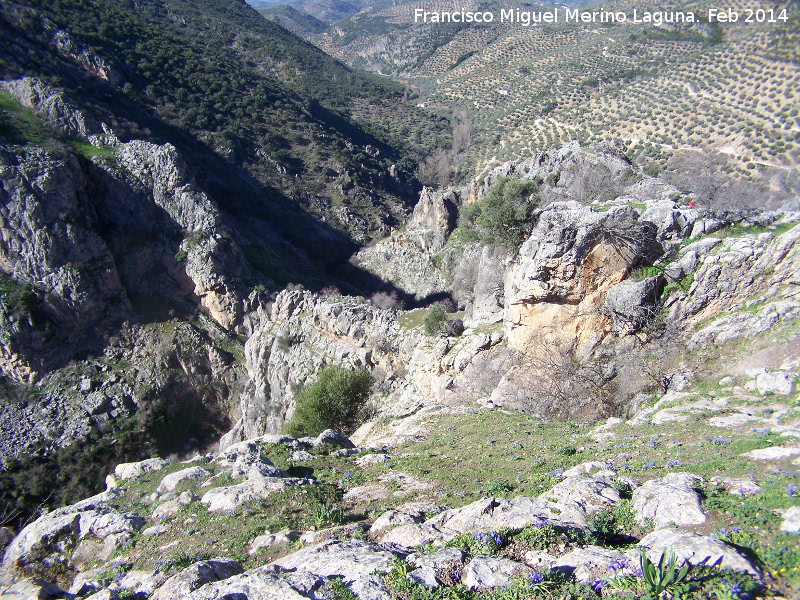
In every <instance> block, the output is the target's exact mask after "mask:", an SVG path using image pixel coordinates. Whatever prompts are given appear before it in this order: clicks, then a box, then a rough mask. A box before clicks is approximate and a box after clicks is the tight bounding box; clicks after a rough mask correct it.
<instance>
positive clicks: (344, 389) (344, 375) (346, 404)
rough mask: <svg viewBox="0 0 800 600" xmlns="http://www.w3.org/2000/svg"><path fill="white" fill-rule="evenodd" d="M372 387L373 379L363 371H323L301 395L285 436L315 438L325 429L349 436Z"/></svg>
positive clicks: (335, 369)
mask: <svg viewBox="0 0 800 600" xmlns="http://www.w3.org/2000/svg"><path fill="white" fill-rule="evenodd" d="M371 387H372V376H371V375H370V374H369V372H368V371H366V370H365V369H355V370H350V369H345V368H344V367H338V366H328V367H325V368H324V369H322V371H320V373H319V376H318V377H317V379H316V381H314V383H312V384H310V385H307V386H305V387H304V388H303V389H302V390H301V391H300V394H299V395H298V397H297V407H296V408H295V411H294V416H293V417H292V419H291V421H289V422H288V423H287V424H286V426H285V427H284V429H285V431H286V433H288V434H289V435H293V436H295V437H302V436H306V435H318V434H319V433H321V432H323V431H325V430H326V429H335V430H336V431H339V432H341V433H343V434H344V435H348V434H350V433H352V432H353V431H354V430H355V429H356V427H358V424H359V421H360V418H361V415H362V414H363V413H364V410H365V407H366V403H367V399H368V398H369V392H370V388H371Z"/></svg>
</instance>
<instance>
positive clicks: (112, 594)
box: [86, 589, 119, 600]
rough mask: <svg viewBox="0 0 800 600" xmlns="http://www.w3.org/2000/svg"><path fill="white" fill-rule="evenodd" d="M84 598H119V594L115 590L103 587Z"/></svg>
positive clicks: (112, 599) (93, 599) (108, 599)
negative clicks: (103, 588)
mask: <svg viewBox="0 0 800 600" xmlns="http://www.w3.org/2000/svg"><path fill="white" fill-rule="evenodd" d="M86 598H87V600H88V599H91V600H118V599H119V594H117V592H116V590H110V589H105V590H100V591H99V592H96V593H94V594H92V595H91V596H87V597H86Z"/></svg>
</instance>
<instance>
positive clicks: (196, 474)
mask: <svg viewBox="0 0 800 600" xmlns="http://www.w3.org/2000/svg"><path fill="white" fill-rule="evenodd" d="M205 477H211V471H207V470H206V469H204V468H203V467H189V468H188V469H184V470H183V471H177V472H176V473H170V474H169V475H167V476H166V477H164V479H162V480H161V483H160V484H159V486H158V488H157V489H156V492H158V493H164V492H171V491H172V490H174V489H175V488H176V487H178V486H179V485H180V484H181V483H183V482H184V481H195V480H197V479H203V478H205Z"/></svg>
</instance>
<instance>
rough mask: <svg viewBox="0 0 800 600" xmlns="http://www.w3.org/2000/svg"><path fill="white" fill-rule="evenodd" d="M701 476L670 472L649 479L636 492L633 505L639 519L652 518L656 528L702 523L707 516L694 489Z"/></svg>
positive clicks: (632, 500) (640, 520) (632, 501)
mask: <svg viewBox="0 0 800 600" xmlns="http://www.w3.org/2000/svg"><path fill="white" fill-rule="evenodd" d="M696 481H699V478H698V477H697V476H695V475H691V474H689V473H670V474H669V475H667V476H666V477H664V478H663V479H653V480H651V481H648V482H646V483H645V484H644V485H642V486H641V487H640V488H637V489H636V490H635V491H634V492H633V498H632V499H631V506H632V507H633V509H634V511H636V520H637V521H639V522H642V521H644V520H645V519H651V520H652V521H653V523H654V524H655V526H656V528H657V529H661V528H664V527H668V526H671V524H672V526H678V527H681V526H686V525H701V524H703V523H705V522H706V516H705V514H704V513H703V510H702V508H701V506H700V496H699V494H698V493H697V492H696V491H695V490H694V489H693V488H692V484H693V483H694V482H696Z"/></svg>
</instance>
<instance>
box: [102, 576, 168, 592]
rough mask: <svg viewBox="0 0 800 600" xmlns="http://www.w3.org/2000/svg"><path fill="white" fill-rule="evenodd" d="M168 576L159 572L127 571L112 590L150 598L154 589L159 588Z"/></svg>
mask: <svg viewBox="0 0 800 600" xmlns="http://www.w3.org/2000/svg"><path fill="white" fill-rule="evenodd" d="M167 579H169V575H168V574H166V573H162V572H160V571H138V570H133V571H128V572H127V573H126V574H125V576H124V577H123V578H122V579H120V580H119V581H118V582H117V583H116V584H113V586H112V589H120V590H128V591H130V592H133V593H134V594H142V595H145V596H150V595H151V594H152V593H153V592H154V591H155V590H156V589H158V588H159V587H161V586H162V585H163V584H164V582H165V581H167Z"/></svg>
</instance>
